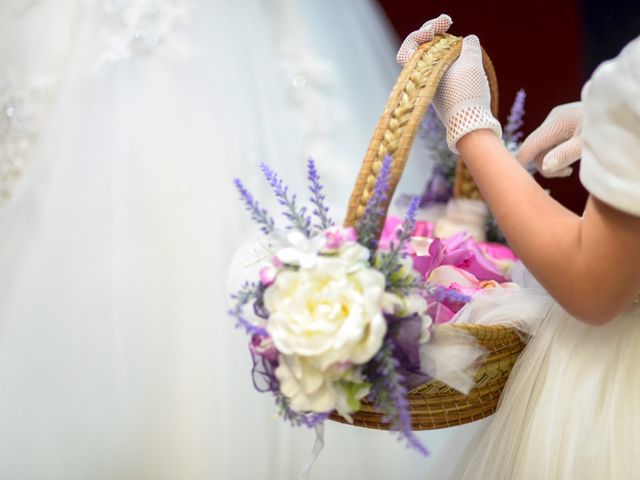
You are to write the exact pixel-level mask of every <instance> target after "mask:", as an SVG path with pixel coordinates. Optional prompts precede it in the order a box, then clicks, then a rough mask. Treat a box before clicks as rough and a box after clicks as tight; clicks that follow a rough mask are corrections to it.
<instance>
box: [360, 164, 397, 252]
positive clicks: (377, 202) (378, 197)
mask: <svg viewBox="0 0 640 480" xmlns="http://www.w3.org/2000/svg"><path fill="white" fill-rule="evenodd" d="M392 160H393V159H392V158H391V156H390V155H385V157H384V159H383V160H382V166H381V167H380V172H379V173H378V178H377V179H376V183H375V185H374V188H373V194H372V195H371V198H370V199H369V202H368V203H367V206H366V207H365V210H364V213H363V215H362V218H361V219H360V223H359V224H358V227H357V230H358V242H359V243H360V244H361V245H364V246H365V247H367V248H368V249H369V250H370V251H371V252H372V253H373V252H375V250H376V247H377V246H378V240H379V238H378V237H379V234H380V225H381V224H382V222H384V217H385V215H386V213H387V212H386V208H385V202H386V200H387V197H388V196H389V186H390V180H391V163H392Z"/></svg>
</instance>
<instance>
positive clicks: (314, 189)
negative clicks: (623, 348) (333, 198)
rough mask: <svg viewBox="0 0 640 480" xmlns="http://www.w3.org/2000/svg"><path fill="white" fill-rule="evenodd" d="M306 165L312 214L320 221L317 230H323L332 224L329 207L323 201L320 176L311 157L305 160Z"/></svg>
mask: <svg viewBox="0 0 640 480" xmlns="http://www.w3.org/2000/svg"><path fill="white" fill-rule="evenodd" d="M307 167H308V171H309V175H308V176H307V179H308V180H309V190H310V191H311V203H313V205H315V208H314V210H313V212H312V213H313V215H315V216H316V217H317V219H318V220H319V221H320V224H319V225H317V226H316V228H317V229H319V230H324V229H325V228H329V227H330V226H332V225H333V224H334V223H333V220H331V218H330V217H329V207H328V206H327V205H326V204H325V203H324V201H325V196H324V193H322V184H321V183H320V176H319V175H318V171H317V170H316V164H315V162H314V161H313V158H310V159H309V160H307Z"/></svg>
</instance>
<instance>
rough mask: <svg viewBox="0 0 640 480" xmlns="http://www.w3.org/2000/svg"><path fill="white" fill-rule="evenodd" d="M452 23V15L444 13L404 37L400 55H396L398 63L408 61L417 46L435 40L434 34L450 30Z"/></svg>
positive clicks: (402, 63)
mask: <svg viewBox="0 0 640 480" xmlns="http://www.w3.org/2000/svg"><path fill="white" fill-rule="evenodd" d="M452 23H453V21H452V20H451V17H450V16H449V15H445V14H444V13H443V14H442V15H440V16H439V17H438V18H434V19H431V20H428V21H427V22H425V24H424V25H422V27H420V30H416V31H415V32H412V33H410V34H409V35H408V36H407V38H405V39H404V42H402V45H401V46H400V50H398V55H396V60H397V61H398V63H399V64H401V65H404V64H405V63H407V62H408V61H409V59H410V58H411V56H412V55H413V52H415V51H416V48H418V47H419V46H420V45H421V44H423V43H426V42H428V41H430V40H433V36H434V35H437V34H442V33H445V32H446V31H447V30H449V27H450V26H451V24H452Z"/></svg>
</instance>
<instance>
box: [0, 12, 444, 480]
mask: <svg viewBox="0 0 640 480" xmlns="http://www.w3.org/2000/svg"><path fill="white" fill-rule="evenodd" d="M0 27H1V28H0V39H1V41H0V65H1V68H2V71H1V72H0V73H1V76H0V79H1V81H0V105H2V110H1V111H0V115H1V116H2V117H1V118H0V192H2V204H1V206H0V392H1V394H0V445H2V448H0V478H12V479H13V478H15V479H48V480H49V479H50V480H56V479H64V480H76V479H78V480H80V479H87V478H91V479H96V480H99V479H154V480H161V479H179V480H189V479H214V478H215V479H284V478H291V477H293V476H294V475H295V472H296V471H297V469H298V468H299V467H300V465H301V464H302V463H303V461H304V458H305V457H306V455H307V453H308V451H309V450H310V448H311V446H312V444H313V438H314V436H313V432H312V431H309V430H300V429H293V428H291V427H290V426H289V425H286V424H285V423H284V422H282V421H281V420H279V419H277V418H275V411H276V410H275V406H274V404H273V401H272V399H271V398H270V397H269V396H268V395H264V394H259V393H257V392H255V391H253V388H252V384H251V380H250V358H249V354H248V351H247V338H246V337H245V336H244V335H243V334H242V333H241V332H240V331H238V330H235V329H234V328H233V323H232V321H231V320H230V319H229V318H228V317H227V316H226V308H227V270H228V268H229V264H230V261H231V258H232V256H233V252H234V251H235V249H236V248H237V246H238V245H240V244H242V243H243V242H244V241H246V240H248V239H250V238H251V237H254V236H255V234H256V229H255V228H254V227H253V226H252V225H251V223H250V221H249V220H248V217H247V215H246V212H245V211H244V210H243V209H242V207H241V205H240V202H239V201H238V198H237V194H236V192H235V191H234V190H233V188H232V178H233V177H236V176H237V177H240V178H242V179H243V180H244V181H245V183H246V184H247V186H248V187H249V188H250V189H251V190H252V192H253V193H254V195H255V196H256V197H257V198H259V199H261V200H262V201H263V203H264V204H265V205H268V206H270V207H272V208H275V207H276V205H275V202H274V201H273V200H272V199H271V196H270V195H269V192H268V189H267V187H266V184H265V182H263V181H262V180H261V179H260V175H259V170H258V165H259V162H261V161H264V162H266V163H268V164H269V165H271V166H272V167H274V168H275V169H276V170H277V171H280V172H281V173H282V175H283V176H284V177H285V179H286V180H287V181H288V183H289V184H290V185H291V188H292V189H294V190H298V191H302V189H303V188H304V181H305V177H306V175H305V171H304V169H305V160H306V157H307V156H308V155H313V156H314V157H315V158H316V160H317V163H318V168H319V170H320V174H321V176H322V177H323V180H324V182H325V183H326V184H327V194H328V197H329V198H330V199H331V203H332V206H333V211H334V214H335V217H336V218H338V219H340V216H341V214H343V213H344V210H345V208H344V206H345V205H346V201H347V198H348V195H349V189H350V187H351V184H352V182H353V180H354V179H355V175H356V171H357V168H358V165H359V161H360V159H361V158H362V155H363V154H364V152H365V150H366V147H367V143H368V140H369V136H370V134H371V132H372V131H373V127H374V125H375V122H376V120H377V117H378V115H379V114H380V113H381V112H382V108H383V106H384V102H385V100H386V98H387V95H388V93H389V91H390V89H391V86H392V85H393V81H394V79H395V77H396V75H397V73H398V71H399V68H398V66H397V65H395V63H394V57H395V49H396V48H397V41H396V38H395V37H394V36H393V34H392V33H391V30H390V28H389V26H388V25H387V23H386V21H385V19H384V18H383V16H382V14H381V13H380V11H379V9H378V7H377V5H376V4H375V3H374V2H373V1H370V0H350V1H348V2H344V1H338V0H332V1H327V2H316V1H311V0H304V1H294V0H271V1H268V0H243V1H241V2H240V1H239V2H231V1H222V0H209V1H206V0H200V1H196V0H193V1H187V0H102V1H98V0H55V1H54V0H7V1H6V2H2V3H1V4H0ZM409 168H410V169H411V172H412V173H410V174H409V175H406V176H405V178H406V179H407V181H406V182H405V183H404V184H403V185H401V187H400V188H401V190H402V191H405V192H410V191H414V192H417V191H420V190H421V188H422V186H423V182H424V180H425V179H426V177H427V174H428V167H427V166H426V165H425V164H424V159H422V158H420V156H419V155H418V156H417V158H416V160H415V161H414V162H413V164H411V165H410V167H409ZM445 435H446V434H445ZM326 438H327V446H326V448H325V451H324V452H323V454H322V456H321V457H320V459H319V460H318V462H317V464H316V465H315V466H314V471H313V476H314V477H315V478H333V479H365V478H366V479H378V478H380V479H383V478H403V479H408V478H419V477H420V475H421V472H424V469H425V466H426V465H428V464H429V461H430V460H429V459H426V460H425V459H423V458H421V457H420V456H419V455H418V454H416V453H415V452H413V451H409V450H406V449H405V448H404V447H403V446H402V445H401V444H400V443H398V442H396V440H395V439H394V438H393V437H391V436H389V435H388V434H386V433H382V432H377V431H367V430H362V429H357V428H353V427H348V426H343V425H337V424H332V423H329V424H328V425H327V432H326ZM421 438H423V440H424V441H425V443H427V445H428V446H429V447H431V449H432V450H434V452H437V450H438V448H439V446H440V445H441V444H442V439H443V434H442V433H438V432H435V433H423V434H421Z"/></svg>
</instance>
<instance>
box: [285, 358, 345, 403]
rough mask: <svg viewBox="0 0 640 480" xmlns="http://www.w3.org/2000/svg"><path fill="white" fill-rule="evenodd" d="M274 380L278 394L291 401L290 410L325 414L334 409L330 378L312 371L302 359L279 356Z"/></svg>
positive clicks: (334, 397) (333, 395)
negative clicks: (278, 387) (276, 380)
mask: <svg viewBox="0 0 640 480" xmlns="http://www.w3.org/2000/svg"><path fill="white" fill-rule="evenodd" d="M275 373H276V378H277V379H278V381H279V382H280V391H281V392H282V394H283V395H284V396H286V397H287V398H289V399H290V400H291V403H290V407H291V408H292V409H293V410H296V411H298V412H328V411H330V410H333V409H334V408H335V405H336V392H335V388H334V386H333V380H334V379H333V378H331V377H333V376H328V375H326V374H325V373H323V372H321V371H320V370H318V369H316V368H314V367H313V366H312V365H311V364H309V362H307V361H306V360H305V359H304V358H301V357H298V356H295V355H280V357H279V359H278V367H277V368H276V371H275Z"/></svg>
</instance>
